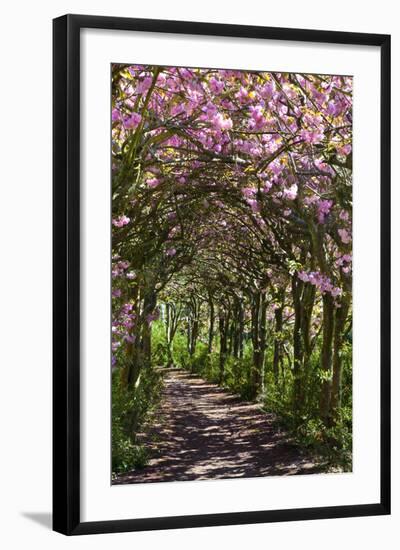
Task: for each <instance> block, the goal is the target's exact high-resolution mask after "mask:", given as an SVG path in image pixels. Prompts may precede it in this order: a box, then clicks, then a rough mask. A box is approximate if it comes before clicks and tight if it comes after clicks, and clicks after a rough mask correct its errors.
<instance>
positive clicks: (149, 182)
mask: <svg viewBox="0 0 400 550" xmlns="http://www.w3.org/2000/svg"><path fill="white" fill-rule="evenodd" d="M146 183H147V186H148V187H151V188H152V189H153V188H155V187H157V186H158V185H159V184H160V180H159V179H158V178H150V179H147V180H146Z"/></svg>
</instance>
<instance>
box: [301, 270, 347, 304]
mask: <svg viewBox="0 0 400 550" xmlns="http://www.w3.org/2000/svg"><path fill="white" fill-rule="evenodd" d="M297 276H298V278H299V279H300V280H301V281H303V282H304V283H310V284H312V285H314V286H315V287H317V288H318V290H319V291H320V292H321V293H322V294H325V293H329V294H331V295H332V296H333V297H334V298H336V296H340V295H341V294H342V289H341V288H339V287H335V286H334V285H333V284H332V282H331V280H330V278H329V277H328V276H327V275H323V274H322V273H320V272H319V271H309V272H308V273H307V272H306V271H299V272H298V273H297Z"/></svg>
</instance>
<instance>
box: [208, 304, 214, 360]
mask: <svg viewBox="0 0 400 550" xmlns="http://www.w3.org/2000/svg"><path fill="white" fill-rule="evenodd" d="M208 304H209V306H210V324H209V328H208V353H212V345H213V339H214V322H215V312H214V302H213V301H212V299H211V298H210V300H209V302H208Z"/></svg>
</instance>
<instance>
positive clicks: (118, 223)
mask: <svg viewBox="0 0 400 550" xmlns="http://www.w3.org/2000/svg"><path fill="white" fill-rule="evenodd" d="M130 221H131V219H130V218H128V217H127V216H125V215H122V216H119V218H115V219H113V221H112V224H113V225H114V226H115V227H124V225H127V224H128V223H129V222H130Z"/></svg>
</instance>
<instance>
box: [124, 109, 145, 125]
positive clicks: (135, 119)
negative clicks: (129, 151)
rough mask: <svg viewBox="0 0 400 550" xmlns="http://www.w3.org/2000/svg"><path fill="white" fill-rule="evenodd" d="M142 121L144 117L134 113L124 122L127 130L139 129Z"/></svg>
mask: <svg viewBox="0 0 400 550" xmlns="http://www.w3.org/2000/svg"><path fill="white" fill-rule="evenodd" d="M141 120H142V115H141V114H139V113H132V114H131V116H130V117H128V118H126V119H125V120H124V124H125V128H132V129H133V128H137V127H138V126H139V124H140V122H141Z"/></svg>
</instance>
